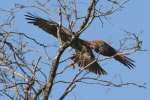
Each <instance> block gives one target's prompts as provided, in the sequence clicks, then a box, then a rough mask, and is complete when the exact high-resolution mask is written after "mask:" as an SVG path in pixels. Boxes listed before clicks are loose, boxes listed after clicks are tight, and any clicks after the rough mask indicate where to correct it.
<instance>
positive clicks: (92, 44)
mask: <svg viewBox="0 0 150 100" xmlns="http://www.w3.org/2000/svg"><path fill="white" fill-rule="evenodd" d="M25 16H26V19H27V20H29V22H28V23H31V24H33V25H36V26H38V27H39V28H41V29H43V30H44V31H46V32H48V33H49V34H51V35H53V36H54V37H55V38H57V29H58V27H59V24H58V23H56V22H55V21H53V20H45V19H43V18H40V17H37V16H34V15H32V14H30V13H28V14H27V15H25ZM72 35H73V32H71V31H69V30H68V29H67V28H65V27H63V26H61V29H60V37H61V40H62V41H63V42H66V41H70V40H71V38H72ZM71 47H72V48H73V49H75V51H76V52H75V54H74V55H73V56H72V57H71V59H72V60H73V61H74V64H78V65H79V67H81V68H83V69H84V68H85V70H88V71H90V72H93V73H96V74H99V75H101V74H106V71H105V70H104V69H103V68H102V67H101V66H100V65H99V64H98V62H97V61H96V60H95V56H94V54H93V51H92V49H94V50H95V51H96V52H97V53H99V54H102V55H104V56H109V57H112V56H113V57H114V58H115V59H116V60H118V61H120V62H121V63H123V64H124V65H125V66H127V67H128V68H129V69H131V68H133V67H134V64H133V62H134V61H133V60H131V59H130V58H128V57H126V56H125V55H123V54H119V53H118V52H117V50H115V49H114V48H112V47H111V46H110V45H109V44H107V43H106V42H104V41H102V40H95V41H85V40H82V39H80V38H77V39H76V41H74V42H73V43H72V44H71Z"/></svg>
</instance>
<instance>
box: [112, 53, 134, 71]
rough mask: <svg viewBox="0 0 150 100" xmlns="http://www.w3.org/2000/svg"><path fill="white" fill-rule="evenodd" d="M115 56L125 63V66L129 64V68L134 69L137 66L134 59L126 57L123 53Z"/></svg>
mask: <svg viewBox="0 0 150 100" xmlns="http://www.w3.org/2000/svg"><path fill="white" fill-rule="evenodd" d="M114 58H115V59H116V60H117V61H119V62H121V63H122V64H124V65H125V66H127V67H128V68H129V69H133V68H134V67H135V65H134V64H133V63H134V61H133V60H132V59H130V58H128V57H126V56H125V55H123V54H117V55H116V56H114Z"/></svg>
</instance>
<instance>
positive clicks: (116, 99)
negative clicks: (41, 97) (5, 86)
mask: <svg viewBox="0 0 150 100" xmlns="http://www.w3.org/2000/svg"><path fill="white" fill-rule="evenodd" d="M20 1H22V3H23V2H24V1H25V0H1V1H0V8H5V9H8V8H11V7H12V6H13V4H14V2H18V3H20ZM149 4H150V1H149V0H131V1H129V2H128V3H127V4H126V5H125V8H123V9H122V10H121V11H119V12H117V13H115V14H114V15H113V16H111V17H109V22H107V21H104V22H105V24H104V27H103V28H102V27H101V25H100V24H97V23H96V22H94V23H93V24H92V25H91V26H90V28H89V29H88V30H87V31H85V32H84V33H83V34H82V36H81V38H83V39H87V40H91V39H92V40H94V39H102V40H105V41H108V42H110V41H111V42H112V45H113V46H114V47H116V48H117V47H118V44H119V43H118V41H119V40H120V39H121V38H123V37H124V35H125V33H124V32H123V30H126V31H129V32H142V33H141V34H140V37H141V40H142V41H143V46H142V47H143V49H147V50H150V45H149V43H150V39H149V37H150V28H149V26H150V21H149V18H150V13H149V9H150V6H149ZM28 11H31V10H28ZM25 12H26V11H24V12H22V13H19V15H18V16H19V17H17V18H16V19H17V21H16V22H17V25H18V26H19V25H22V26H24V25H25V27H22V26H20V27H19V28H18V29H17V30H19V31H25V32H28V33H33V34H32V35H33V36H34V37H36V39H38V40H40V41H42V42H43V43H44V42H45V40H47V39H52V38H51V37H49V35H48V34H44V35H41V33H42V32H43V31H42V30H39V29H38V28H36V27H34V26H32V25H28V24H27V23H26V21H25V20H24V14H25ZM31 12H32V13H33V14H37V12H34V10H32V11H31ZM0 14H1V13H0ZM38 15H42V14H39V13H38ZM1 18H2V17H0V20H1ZM53 18H54V16H53ZM35 33H36V34H35ZM51 41H53V42H52V43H55V40H54V39H52V40H51ZM52 43H51V44H52ZM130 57H131V58H132V59H134V60H135V62H136V63H135V65H136V68H135V69H134V70H132V71H130V70H128V69H126V68H125V67H124V66H123V65H121V64H119V63H117V62H114V61H112V62H109V63H108V62H107V63H103V64H102V65H103V66H104V67H105V68H106V70H107V71H108V75H107V76H104V77H103V78H104V79H110V80H113V81H114V80H115V81H118V80H119V78H120V77H121V79H122V80H123V81H124V82H135V83H137V84H142V83H146V87H147V88H146V89H143V88H138V87H136V86H125V87H104V86H97V85H83V84H82V85H81V84H79V85H78V86H77V88H76V89H75V90H73V92H72V93H71V94H70V95H69V96H68V97H66V98H65V100H100V99H102V100H149V99H150V89H149V88H150V72H149V71H150V61H149V60H150V52H137V53H135V54H133V55H131V56H130ZM61 89H62V88H58V89H57V90H56V92H55V93H56V94H57V95H59V90H61ZM0 100H2V98H1V97H0ZM52 100H57V99H56V98H53V99H52Z"/></svg>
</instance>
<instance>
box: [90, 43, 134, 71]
mask: <svg viewBox="0 0 150 100" xmlns="http://www.w3.org/2000/svg"><path fill="white" fill-rule="evenodd" d="M89 44H90V47H91V48H92V49H94V50H95V51H96V52H97V53H99V54H102V55H104V56H108V57H114V58H115V59H116V60H117V61H119V62H120V63H122V64H123V65H125V66H126V67H128V68H129V69H132V68H134V67H135V65H134V64H133V63H134V61H133V60H132V59H130V58H128V57H126V56H125V55H124V54H121V53H119V52H118V51H117V50H115V49H114V48H113V47H112V46H110V45H109V44H108V43H106V42H105V41H102V40H94V41H89Z"/></svg>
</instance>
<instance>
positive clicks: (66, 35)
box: [25, 13, 72, 42]
mask: <svg viewBox="0 0 150 100" xmlns="http://www.w3.org/2000/svg"><path fill="white" fill-rule="evenodd" d="M25 16H26V19H27V20H29V22H28V23H31V24H33V25H35V26H38V27H39V28H41V29H42V30H44V31H46V32H47V33H49V34H51V35H53V36H54V37H55V38H57V29H58V26H59V24H58V23H56V22H55V21H53V20H45V19H43V18H40V17H37V16H34V15H32V14H30V13H28V14H27V15H25ZM60 36H61V39H62V41H64V42H65V41H66V40H70V39H71V37H72V32H70V31H69V30H68V29H67V28H65V27H63V26H61V29H60Z"/></svg>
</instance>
